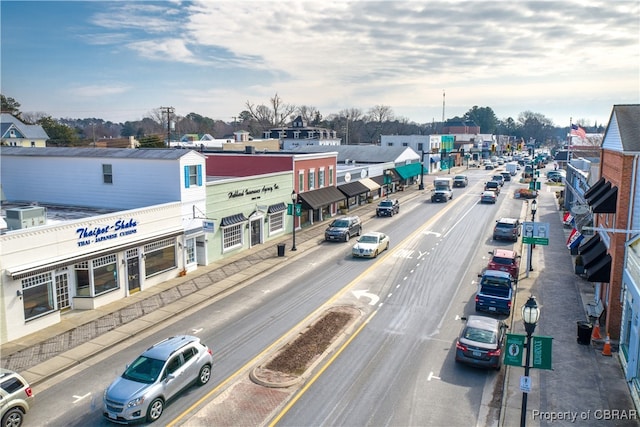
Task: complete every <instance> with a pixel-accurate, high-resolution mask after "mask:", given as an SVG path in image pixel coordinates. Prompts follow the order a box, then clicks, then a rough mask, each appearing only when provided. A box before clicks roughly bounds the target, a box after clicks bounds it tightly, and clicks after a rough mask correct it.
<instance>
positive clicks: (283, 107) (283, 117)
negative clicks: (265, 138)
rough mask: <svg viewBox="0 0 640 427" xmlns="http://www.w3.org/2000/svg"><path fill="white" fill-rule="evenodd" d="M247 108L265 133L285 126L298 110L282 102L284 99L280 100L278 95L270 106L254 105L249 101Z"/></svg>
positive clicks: (270, 100)
mask: <svg viewBox="0 0 640 427" xmlns="http://www.w3.org/2000/svg"><path fill="white" fill-rule="evenodd" d="M245 106H246V107H247V110H248V111H249V113H250V114H251V117H253V119H254V120H256V121H257V122H258V124H259V125H260V126H261V127H262V130H263V131H264V130H267V129H270V128H274V127H280V126H285V125H286V123H287V120H288V119H289V116H290V115H291V113H293V112H294V111H295V109H296V107H295V105H291V104H285V103H284V102H282V98H280V97H279V96H278V94H277V93H276V94H275V95H274V96H273V98H271V99H269V106H266V105H264V104H261V105H254V104H252V103H250V102H249V101H247V103H246V104H245Z"/></svg>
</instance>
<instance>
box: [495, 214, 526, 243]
mask: <svg viewBox="0 0 640 427" xmlns="http://www.w3.org/2000/svg"><path fill="white" fill-rule="evenodd" d="M520 225H521V224H520V220H519V219H516V218H500V219H498V220H496V225H495V226H494V227H493V240H501V239H502V240H512V241H514V242H517V241H518V237H520Z"/></svg>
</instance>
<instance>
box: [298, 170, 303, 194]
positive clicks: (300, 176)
mask: <svg viewBox="0 0 640 427" xmlns="http://www.w3.org/2000/svg"><path fill="white" fill-rule="evenodd" d="M303 191H304V171H299V172H298V193H301V192H303Z"/></svg>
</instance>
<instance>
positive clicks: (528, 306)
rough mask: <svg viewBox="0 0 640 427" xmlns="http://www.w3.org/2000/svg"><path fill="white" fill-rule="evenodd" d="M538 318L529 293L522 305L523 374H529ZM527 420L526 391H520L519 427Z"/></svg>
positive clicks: (534, 302)
mask: <svg viewBox="0 0 640 427" xmlns="http://www.w3.org/2000/svg"><path fill="white" fill-rule="evenodd" d="M539 318H540V308H539V307H538V303H537V302H536V297H534V296H533V295H531V296H530V297H529V299H528V300H527V302H526V303H525V305H523V306H522V321H523V322H524V330H525V331H526V332H527V342H526V344H525V347H524V348H525V357H524V359H525V364H524V376H525V377H528V376H529V363H530V361H531V335H533V331H535V330H536V326H537V325H538V319H539ZM526 422H527V392H526V391H523V392H522V409H521V413H520V427H525V425H526Z"/></svg>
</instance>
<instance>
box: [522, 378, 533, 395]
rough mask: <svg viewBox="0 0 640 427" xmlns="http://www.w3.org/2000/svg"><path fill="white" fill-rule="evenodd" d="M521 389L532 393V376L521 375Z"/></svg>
mask: <svg viewBox="0 0 640 427" xmlns="http://www.w3.org/2000/svg"><path fill="white" fill-rule="evenodd" d="M520 391H521V392H523V393H531V377H525V376H524V375H523V376H521V377H520Z"/></svg>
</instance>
